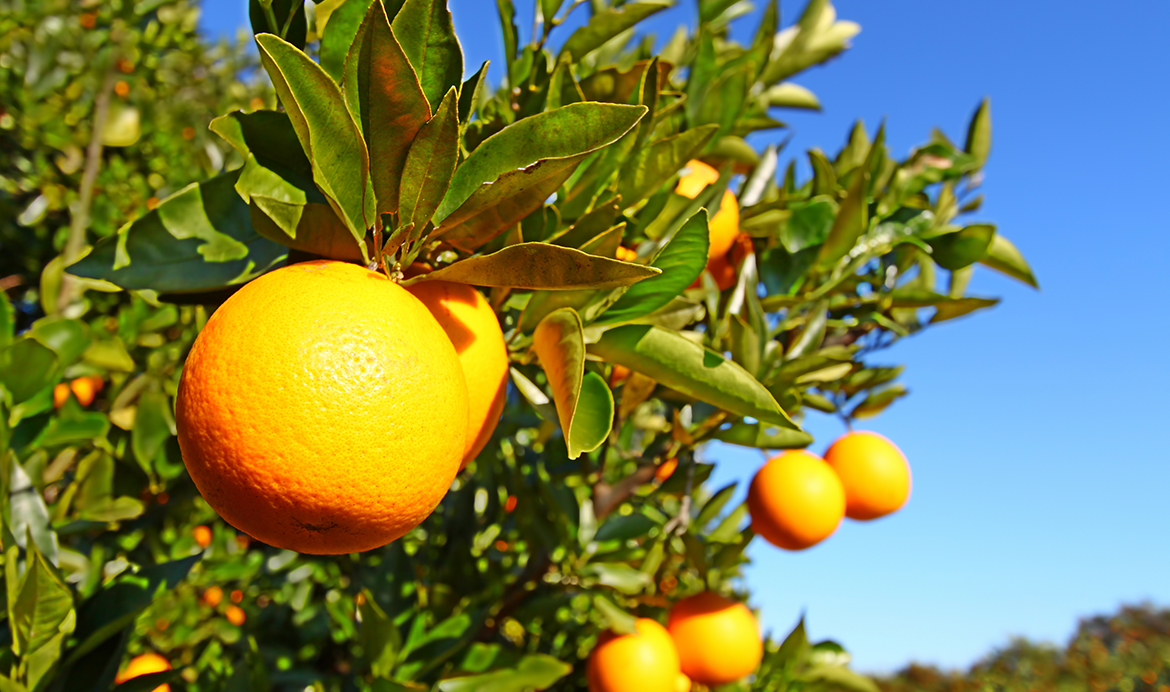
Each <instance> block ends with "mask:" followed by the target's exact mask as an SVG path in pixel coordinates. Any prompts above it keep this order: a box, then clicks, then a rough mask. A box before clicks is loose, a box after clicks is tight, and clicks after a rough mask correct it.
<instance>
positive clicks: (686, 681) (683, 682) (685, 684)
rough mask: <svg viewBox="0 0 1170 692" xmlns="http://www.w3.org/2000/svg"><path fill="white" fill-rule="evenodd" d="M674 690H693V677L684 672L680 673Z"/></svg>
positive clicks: (678, 691) (689, 691) (682, 691)
mask: <svg viewBox="0 0 1170 692" xmlns="http://www.w3.org/2000/svg"><path fill="white" fill-rule="evenodd" d="M674 692H691V679H690V678H688V677H687V676H686V674H684V673H679V674H678V677H677V678H675V681H674Z"/></svg>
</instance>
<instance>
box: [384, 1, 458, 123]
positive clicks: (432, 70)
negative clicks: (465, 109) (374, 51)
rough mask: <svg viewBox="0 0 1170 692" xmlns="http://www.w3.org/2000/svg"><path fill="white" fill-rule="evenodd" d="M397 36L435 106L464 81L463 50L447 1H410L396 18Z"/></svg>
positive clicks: (432, 104) (428, 99)
mask: <svg viewBox="0 0 1170 692" xmlns="http://www.w3.org/2000/svg"><path fill="white" fill-rule="evenodd" d="M394 35H395V36H397V37H398V40H399V42H400V43H401V44H402V50H403V51H404V52H405V53H406V57H407V58H409V59H410V64H411V65H414V71H415V73H416V74H417V75H418V81H419V84H421V85H422V91H423V93H424V94H425V95H426V98H427V101H428V102H429V103H430V104H431V107H432V108H434V109H437V108H438V107H439V101H441V100H442V98H443V96H444V95H445V94H446V93H447V90H448V89H450V88H451V87H455V88H456V89H458V88H459V85H460V84H461V83H462V82H463V49H462V48H460V47H459V39H458V38H457V37H456V36H455V27H454V26H453V25H452V24H451V12H450V11H448V10H447V0H406V2H404V3H403V4H402V9H400V10H398V15H397V16H396V17H394Z"/></svg>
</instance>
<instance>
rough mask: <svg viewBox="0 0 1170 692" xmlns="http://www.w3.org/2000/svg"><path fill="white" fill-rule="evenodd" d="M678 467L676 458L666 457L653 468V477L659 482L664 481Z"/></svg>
mask: <svg viewBox="0 0 1170 692" xmlns="http://www.w3.org/2000/svg"><path fill="white" fill-rule="evenodd" d="M677 468H678V459H673V458H672V459H667V460H666V461H664V462H662V463H661V464H659V465H658V468H656V469H654V479H655V480H657V481H658V482H659V483H665V482H666V481H667V479H669V478H670V477H671V476H673V475H674V470H675V469H677Z"/></svg>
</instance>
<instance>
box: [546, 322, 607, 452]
mask: <svg viewBox="0 0 1170 692" xmlns="http://www.w3.org/2000/svg"><path fill="white" fill-rule="evenodd" d="M532 350H534V351H535V352H536V357H537V358H538V359H539V360H540V367H541V368H543V369H544V374H545V376H546V377H547V378H548V386H549V388H550V389H551V390H552V394H553V401H554V402H556V406H557V418H558V420H559V422H560V424H561V432H562V433H563V434H564V436H565V442H566V445H567V446H568V448H569V458H570V459H576V458H577V457H578V456H580V455H581V450H579V449H575V448H574V447H573V439H572V435H570V432H571V431H572V430H573V418H574V416H575V415H576V413H577V403H578V401H579V399H580V396H581V388H582V381H583V380H584V377H585V334H584V328H583V327H582V326H581V317H580V316H579V315H578V314H577V311H576V310H573V309H572V308H561V309H560V310H554V311H553V312H551V313H549V314H548V316H546V317H545V318H544V319H543V320H541V321H540V324H538V325H536V330H535V331H534V332H533V334H532ZM603 384H604V383H603ZM612 407H613V401H612V398H611V400H610V410H611V412H612ZM611 415H612V413H611Z"/></svg>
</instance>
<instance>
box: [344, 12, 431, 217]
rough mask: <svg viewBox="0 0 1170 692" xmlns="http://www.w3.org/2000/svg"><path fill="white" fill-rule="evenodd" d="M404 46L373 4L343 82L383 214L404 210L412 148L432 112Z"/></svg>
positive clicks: (378, 209) (355, 44)
mask: <svg viewBox="0 0 1170 692" xmlns="http://www.w3.org/2000/svg"><path fill="white" fill-rule="evenodd" d="M413 4H414V3H407V4H406V5H405V6H404V8H405V7H409V6H412V5H413ZM403 50H404V49H403V47H402V46H401V45H399V41H398V39H397V38H396V37H395V34H394V32H393V31H392V30H391V29H390V21H389V20H388V19H387V18H386V12H385V10H384V9H383V8H382V3H381V2H375V3H372V4H371V5H370V9H369V11H368V12H367V13H366V16H365V19H363V20H362V24H361V26H360V27H359V28H358V32H357V38H356V39H355V41H354V44H353V47H352V48H350V51H349V55H348V56H347V57H346V60H345V76H344V77H343V78H342V82H341V91H342V93H343V94H344V96H345V103H346V106H348V107H349V111H350V113H351V114H352V115H353V118H354V120H355V121H357V123H358V125H359V127H360V128H361V131H362V134H363V136H364V138H365V142H366V150H367V152H368V153H369V160H370V162H371V166H370V179H371V181H372V184H373V188H374V196H375V197H376V198H377V211H378V212H379V213H383V212H395V211H398V204H399V182H400V181H401V180H402V178H403V166H404V165H405V163H406V156H407V151H409V150H410V146H411V142H413V141H414V138H415V135H416V134H417V133H418V132H419V128H421V127H422V126H423V124H424V123H426V122H427V120H429V119H430V117H431V107H430V105H429V104H428V102H427V95H426V94H424V93H423V90H422V87H421V86H420V85H419V80H418V77H417V76H416V75H415V72H414V69H413V68H412V67H411V63H410V60H408V59H407V57H406V53H404V52H403Z"/></svg>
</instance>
